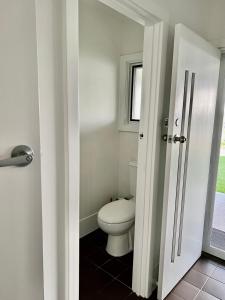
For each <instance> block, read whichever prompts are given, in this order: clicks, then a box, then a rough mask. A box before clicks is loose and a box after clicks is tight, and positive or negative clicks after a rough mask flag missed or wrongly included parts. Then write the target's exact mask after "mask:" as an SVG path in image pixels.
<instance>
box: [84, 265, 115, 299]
mask: <svg viewBox="0 0 225 300" xmlns="http://www.w3.org/2000/svg"><path fill="white" fill-rule="evenodd" d="M112 281H113V278H112V277H111V276H110V275H109V274H107V273H105V272H104V271H102V270H101V269H96V268H95V267H94V266H91V265H89V267H85V268H81V269H80V292H81V293H86V292H87V291H90V292H91V293H93V292H95V291H99V290H102V289H103V288H104V287H105V286H106V285H108V284H109V283H111V282H112ZM87 299H88V298H87Z"/></svg>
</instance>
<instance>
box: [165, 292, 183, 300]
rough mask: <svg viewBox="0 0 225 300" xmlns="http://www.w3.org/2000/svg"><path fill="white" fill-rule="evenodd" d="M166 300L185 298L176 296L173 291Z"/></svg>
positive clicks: (181, 299)
mask: <svg viewBox="0 0 225 300" xmlns="http://www.w3.org/2000/svg"><path fill="white" fill-rule="evenodd" d="M165 300H183V298H181V297H179V296H176V295H175V294H173V293H171V294H169V295H168V296H167V297H166V299H165Z"/></svg>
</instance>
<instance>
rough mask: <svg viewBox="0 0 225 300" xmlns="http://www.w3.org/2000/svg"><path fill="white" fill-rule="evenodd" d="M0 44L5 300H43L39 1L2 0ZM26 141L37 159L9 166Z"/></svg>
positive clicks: (0, 292)
mask: <svg viewBox="0 0 225 300" xmlns="http://www.w3.org/2000/svg"><path fill="white" fill-rule="evenodd" d="M0 44H1V55H0V104H1V108H0V137H1V143H0V160H1V167H0V299H2V300H3V299H4V300H12V299H16V300H30V299H33V300H41V299H43V261H42V212H41V178H40V155H39V154H40V143H39V133H40V132H39V105H38V85H37V46H36V17H35V2H34V1H30V0H22V1H15V0H12V1H1V2H0ZM21 144H25V145H28V146H30V147H31V148H32V149H33V150H34V159H33V161H32V163H31V164H29V165H28V166H26V167H16V166H8V167H3V166H2V160H3V159H8V158H10V156H11V151H12V149H13V148H14V147H15V146H18V145H21ZM19 161H20V160H19ZM19 161H17V162H19ZM8 162H9V161H8ZM10 163H12V161H11V162H10ZM13 163H15V160H14V161H13Z"/></svg>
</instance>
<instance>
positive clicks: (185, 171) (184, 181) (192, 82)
mask: <svg viewBox="0 0 225 300" xmlns="http://www.w3.org/2000/svg"><path fill="white" fill-rule="evenodd" d="M194 89H195V73H192V76H191V94H190V105H189V113H188V128H187V144H186V151H185V159H184V175H183V187H182V198H181V211H180V227H179V237H178V249H177V255H178V256H180V255H181V247H182V236H183V224H184V207H185V193H186V183H187V167H188V154H189V145H190V135H191V119H192V110H193V99H194Z"/></svg>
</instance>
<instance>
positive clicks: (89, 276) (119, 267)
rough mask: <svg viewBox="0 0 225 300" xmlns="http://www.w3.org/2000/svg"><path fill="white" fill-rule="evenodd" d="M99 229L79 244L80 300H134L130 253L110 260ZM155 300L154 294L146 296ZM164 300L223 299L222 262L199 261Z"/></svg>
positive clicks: (223, 273)
mask: <svg viewBox="0 0 225 300" xmlns="http://www.w3.org/2000/svg"><path fill="white" fill-rule="evenodd" d="M106 241H107V236H106V235H105V234H104V233H103V232H102V231H100V230H96V231H95V232H94V233H92V234H89V235H88V236H86V237H84V238H82V239H81V241H80V300H95V299H97V300H101V299H104V300H111V299H112V300H114V299H116V300H125V299H127V300H137V299H142V298H140V297H137V296H136V295H135V294H134V293H133V292H132V290H131V284H132V264H133V254H132V253H130V254H128V255H126V256H124V257H121V258H113V257H111V256H110V255H108V254H107V253H106V251H105V246H106ZM150 299H151V300H156V299H157V297H156V293H154V295H152V296H151V297H150ZM166 299H167V300H218V299H220V300H225V263H224V262H222V261H219V260H214V259H212V258H210V259H209V258H206V257H204V258H201V259H200V260H199V261H198V262H197V263H196V264H195V265H194V266H193V267H192V269H191V270H190V271H189V272H188V273H187V274H186V275H185V276H184V278H183V279H182V280H181V282H180V283H179V284H178V285H177V286H176V287H175V288H174V290H173V291H172V292H171V294H170V295H169V296H168V297H167V298H166Z"/></svg>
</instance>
